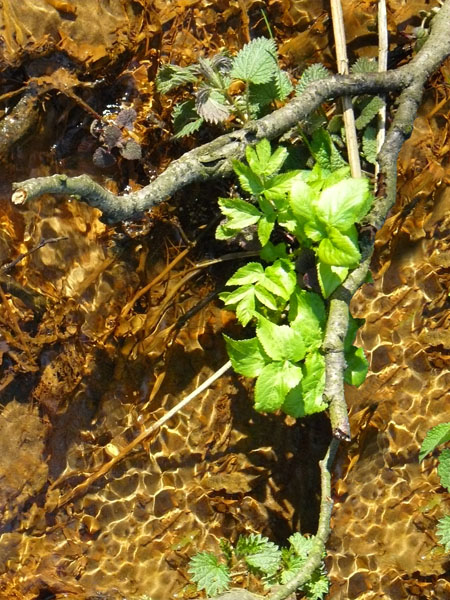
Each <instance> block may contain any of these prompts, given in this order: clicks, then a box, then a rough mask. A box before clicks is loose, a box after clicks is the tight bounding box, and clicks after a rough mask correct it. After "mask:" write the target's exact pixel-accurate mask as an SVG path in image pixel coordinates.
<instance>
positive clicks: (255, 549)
mask: <svg viewBox="0 0 450 600" xmlns="http://www.w3.org/2000/svg"><path fill="white" fill-rule="evenodd" d="M236 556H237V557H243V558H245V562H246V563H247V564H248V565H249V566H250V567H253V568H254V569H258V570H259V571H262V572H263V573H264V574H266V575H271V574H273V573H275V572H276V571H277V570H278V568H279V566H280V562H281V550H280V549H279V548H278V546H277V545H276V544H274V543H273V542H271V541H270V540H269V539H268V538H266V537H265V536H262V535H261V534H259V533H257V534H254V533H251V534H250V535H248V536H242V535H241V536H239V539H238V541H237V544H236Z"/></svg>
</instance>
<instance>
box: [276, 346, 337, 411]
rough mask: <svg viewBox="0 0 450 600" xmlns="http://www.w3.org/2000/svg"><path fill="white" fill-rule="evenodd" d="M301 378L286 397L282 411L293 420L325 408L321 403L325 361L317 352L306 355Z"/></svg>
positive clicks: (324, 404)
mask: <svg viewBox="0 0 450 600" xmlns="http://www.w3.org/2000/svg"><path fill="white" fill-rule="evenodd" d="M302 373H303V377H302V380H301V382H300V384H299V385H297V387H295V388H294V389H292V390H291V391H290V392H289V393H288V394H287V396H286V400H285V402H284V404H283V406H282V408H283V411H284V412H285V413H286V414H288V415H291V416H292V417H295V418H301V417H305V416H306V415H312V414H314V413H317V412H322V411H323V410H325V409H326V408H327V404H326V403H325V402H324V401H323V390H324V387H325V359H324V357H323V356H322V355H321V354H320V353H319V352H312V353H309V354H307V355H306V358H305V362H304V364H303V365H302Z"/></svg>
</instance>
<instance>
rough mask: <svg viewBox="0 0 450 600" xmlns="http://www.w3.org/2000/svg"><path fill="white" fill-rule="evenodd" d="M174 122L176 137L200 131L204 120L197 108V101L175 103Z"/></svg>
mask: <svg viewBox="0 0 450 600" xmlns="http://www.w3.org/2000/svg"><path fill="white" fill-rule="evenodd" d="M172 122H173V128H174V131H175V135H174V137H175V138H182V137H185V136H187V135H191V134H192V133H195V132H196V131H198V130H199V129H200V127H201V126H202V125H203V123H204V120H203V119H202V118H201V117H200V116H199V115H198V113H197V111H196V110H195V102H194V101H193V100H186V101H185V102H180V103H178V104H175V106H174V108H173V111H172Z"/></svg>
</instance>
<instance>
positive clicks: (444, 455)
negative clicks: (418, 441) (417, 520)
mask: <svg viewBox="0 0 450 600" xmlns="http://www.w3.org/2000/svg"><path fill="white" fill-rule="evenodd" d="M447 442H450V423H441V424H440V425H437V426H436V427H433V428H432V429H430V430H429V431H428V432H427V435H426V436H425V439H424V440H423V442H422V446H421V447H420V452H419V461H420V462H422V461H423V459H424V458H425V457H426V456H427V455H428V454H430V452H434V450H435V449H436V448H437V447H438V446H440V445H441V444H445V443H447ZM437 472H438V475H439V478H440V481H441V485H442V487H444V488H445V489H446V490H447V491H448V492H450V448H445V449H444V450H442V452H441V453H440V456H439V464H438V468H437ZM437 534H438V537H439V541H440V543H441V544H443V546H444V549H445V552H450V515H445V516H444V517H442V518H441V519H439V521H438V525H437Z"/></svg>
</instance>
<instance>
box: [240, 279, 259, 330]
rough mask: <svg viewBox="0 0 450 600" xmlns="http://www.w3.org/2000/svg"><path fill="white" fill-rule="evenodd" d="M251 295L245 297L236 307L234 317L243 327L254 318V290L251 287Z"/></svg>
mask: <svg viewBox="0 0 450 600" xmlns="http://www.w3.org/2000/svg"><path fill="white" fill-rule="evenodd" d="M252 288H253V289H252V292H251V294H248V295H246V296H245V297H244V298H242V300H240V301H239V302H238V304H237V305H236V317H237V318H238V321H239V323H241V324H242V325H243V326H244V327H245V326H246V325H248V324H249V323H250V321H251V320H252V319H253V317H254V316H255V290H254V286H252Z"/></svg>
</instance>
